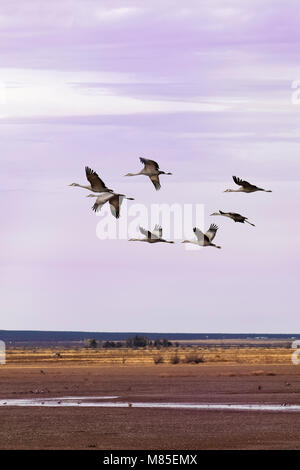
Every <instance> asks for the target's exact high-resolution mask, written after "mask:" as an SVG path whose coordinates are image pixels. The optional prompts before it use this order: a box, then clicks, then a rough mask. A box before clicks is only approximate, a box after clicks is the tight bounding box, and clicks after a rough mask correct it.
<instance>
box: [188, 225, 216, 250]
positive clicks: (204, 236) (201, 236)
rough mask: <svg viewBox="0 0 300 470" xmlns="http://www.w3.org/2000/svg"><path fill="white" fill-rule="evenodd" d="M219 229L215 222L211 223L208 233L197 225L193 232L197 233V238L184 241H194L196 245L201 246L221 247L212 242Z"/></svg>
mask: <svg viewBox="0 0 300 470" xmlns="http://www.w3.org/2000/svg"><path fill="white" fill-rule="evenodd" d="M217 230H218V226H217V225H215V224H211V226H210V227H209V229H208V231H207V232H206V233H203V232H201V230H199V229H198V228H197V227H194V228H193V232H194V233H195V235H196V237H197V240H184V241H183V242H182V243H193V244H194V245H199V246H214V247H215V248H221V247H220V246H218V245H215V244H214V243H212V241H213V239H214V238H215V236H216V233H217Z"/></svg>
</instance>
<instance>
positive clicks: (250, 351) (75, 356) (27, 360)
mask: <svg viewBox="0 0 300 470" xmlns="http://www.w3.org/2000/svg"><path fill="white" fill-rule="evenodd" d="M291 353H292V350H291V348H290V346H289V345H288V344H287V343H283V344H282V345H280V346H274V345H272V343H270V345H269V346H268V347H257V346H256V345H251V346H249V344H245V346H243V347H236V346H230V347H228V346H225V347H217V348H216V347H202V346H181V347H178V348H174V347H169V348H161V349H155V348H139V349H130V348H116V349H102V348H96V349H87V348H76V349H69V348H66V349H64V348H33V349H27V348H26V349H24V348H22V349H21V348H18V349H8V350H7V357H6V360H7V365H10V364H34V363H36V364H37V363H39V364H40V363H55V364H58V363H62V364H72V363H76V364H77V363H82V364H97V365H113V364H119V365H145V366H146V365H152V364H154V363H161V364H162V363H164V364H173V365H174V366H175V365H177V364H182V363H193V358H194V359H195V362H198V363H199V364H201V363H214V364H216V363H217V364H219V363H220V364H224V363H228V364H290V363H291Z"/></svg>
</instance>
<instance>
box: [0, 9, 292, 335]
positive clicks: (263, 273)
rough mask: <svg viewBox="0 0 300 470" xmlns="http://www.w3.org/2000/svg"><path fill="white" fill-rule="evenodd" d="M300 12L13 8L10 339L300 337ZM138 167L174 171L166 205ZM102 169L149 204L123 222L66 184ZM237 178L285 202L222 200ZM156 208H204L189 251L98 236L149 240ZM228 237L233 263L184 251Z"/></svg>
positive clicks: (4, 256)
mask: <svg viewBox="0 0 300 470" xmlns="http://www.w3.org/2000/svg"><path fill="white" fill-rule="evenodd" d="M299 10H300V5H299V2H298V1H297V0H287V1H285V2H282V1H281V0H280V1H279V0H277V1H276V0H249V1H248V0H244V1H243V2H241V1H240V0H228V1H226V2H224V1H223V0H207V1H206V0H195V1H193V0H187V1H185V2H179V1H176V0H172V1H170V0H164V1H163V2H161V1H158V0H152V1H151V2H148V1H145V0H139V1H137V0H135V1H131V2H127V1H119V0H115V1H114V0H110V1H105V0H104V1H102V0H100V1H96V0H54V1H51V2H45V1H41V0H26V1H24V0H23V1H20V0H10V1H8V0H3V1H2V2H1V4H0V56H1V62H0V159H1V172H0V208H1V221H2V223H1V231H0V243H1V252H0V312H1V322H0V329H18V330H21V329H33V330H72V331H74V330H82V331H140V332H142V331H144V332H146V331H148V332H150V331H151V332H187V333H189V332H190V333H203V332H224V333H239V332H243V333H247V332H249V333H250V332H254V333H255V332H257V333H263V332H265V333H273V332H274V333H300V324H299V308H298V305H299V300H300V296H299V287H298V280H297V276H298V270H299V268H298V266H299V253H300V252H299V247H298V233H299V229H300V221H299V217H298V213H299V209H298V201H299V196H300V186H299V179H300V159H299V154H300V126H299V124H300V119H299V118H300V104H298V101H297V100H296V99H295V96H296V95H295V93H296V92H297V90H296V89H295V87H297V86H298V85H297V84H296V85H295V84H294V88H293V82H295V83H296V81H297V80H300V62H299V40H300V30H299V24H298V23H299V22H298V19H299ZM299 86H300V82H299ZM299 96H300V95H299ZM299 101H300V100H299ZM139 157H148V158H151V159H154V160H156V161H158V162H159V164H160V167H161V168H162V169H163V170H164V171H167V172H172V176H164V175H163V176H161V183H162V188H161V190H160V191H157V192H156V191H155V189H154V187H153V186H152V185H151V182H150V181H148V180H147V179H146V177H142V176H139V177H132V178H129V177H128V178H124V175H125V174H126V173H129V172H132V173H136V172H138V171H139V170H140V169H141V164H140V162H139ZM86 165H88V166H90V167H91V168H93V169H94V170H95V171H97V172H98V173H99V175H100V176H101V177H102V178H103V180H104V181H105V183H106V184H107V186H108V187H111V188H113V189H115V190H116V191H118V192H122V193H124V194H126V195H127V196H129V197H134V199H135V200H134V201H126V202H127V205H126V204H124V205H123V206H122V209H121V218H120V220H119V221H118V222H116V221H115V219H113V218H112V216H111V215H110V214H109V213H108V212H105V210H104V211H103V214H101V213H100V216H99V215H96V214H95V213H93V211H92V210H91V206H92V203H93V202H94V200H93V199H89V198H86V197H85V196H87V195H88V194H89V193H88V191H86V190H85V189H81V188H74V187H69V186H68V185H69V184H70V183H72V182H77V183H80V184H83V185H85V184H87V181H86V179H85V172H84V167H85V166H86ZM232 175H237V176H239V177H241V178H244V179H246V180H248V181H250V182H253V183H254V184H257V185H259V186H262V187H264V188H266V189H272V191H273V192H272V193H263V192H262V193H260V192H259V193H254V194H241V193H240V194H239V193H224V192H223V191H224V190H225V189H227V188H234V187H235V184H234V182H233V181H232ZM153 204H154V205H157V204H166V205H169V206H170V205H172V204H177V205H179V207H181V208H182V210H183V208H184V205H186V206H190V207H192V208H193V210H194V209H195V207H196V206H197V207H199V208H200V209H199V212H198V215H197V214H196V216H195V217H196V219H195V220H193V221H188V223H184V224H183V225H184V227H183V229H184V233H182V238H181V237H180V236H178V237H175V236H173V235H174V234H173V235H172V223H173V222H172V220H171V221H169V220H168V217H167V216H165V215H164V216H163V217H162V220H161V224H162V226H163V229H164V234H165V236H166V238H167V235H168V236H169V237H171V238H172V239H175V241H176V243H175V244H174V245H171V244H170V245H169V244H168V245H167V244H157V245H150V244H146V243H138V242H129V241H128V240H127V238H129V236H130V234H129V235H128V236H127V234H126V237H125V236H123V237H121V238H118V237H115V238H114V239H100V238H101V237H100V238H99V227H100V225H101V221H103V220H104V217H106V219H105V220H106V221H107V223H108V225H109V224H111V227H114V229H116V230H117V231H118V230H119V226H120V224H127V223H128V224H131V228H132V230H134V226H137V225H138V220H137V219H136V218H135V217H134V216H135V215H136V214H135V211H136V210H137V207H143V208H144V211H145V210H146V212H147V211H148V212H147V213H149V211H150V210H151V208H152V207H153ZM137 205H138V206H137ZM219 209H221V210H224V211H233V212H239V213H241V214H243V215H245V216H248V217H249V220H250V221H251V222H253V223H254V224H255V227H251V226H250V225H248V224H244V225H243V224H235V223H234V222H233V221H232V220H229V219H226V218H223V217H213V216H210V214H211V213H213V212H215V211H218V210H219ZM184 210H185V209H184ZM156 222H157V220H155V217H153V220H152V219H151V218H150V217H149V218H148V221H147V220H143V223H144V225H147V224H148V228H153V226H154V225H155V223H156ZM212 222H214V223H217V224H218V226H219V230H218V232H217V236H216V239H215V242H216V243H217V244H218V245H221V246H222V249H221V250H217V249H215V248H212V247H207V248H203V249H199V250H196V251H195V250H187V249H186V246H187V245H182V244H181V243H180V241H182V239H183V238H188V239H193V237H194V234H193V230H192V228H193V224H194V223H195V225H198V226H199V227H200V228H201V229H205V230H206V229H207V228H208V227H209V225H210V223H212ZM99 224H100V225H99ZM173 225H174V224H173ZM169 229H170V230H169ZM135 236H137V237H139V236H141V235H138V233H136V234H135Z"/></svg>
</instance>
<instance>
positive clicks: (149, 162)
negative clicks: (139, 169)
mask: <svg viewBox="0 0 300 470" xmlns="http://www.w3.org/2000/svg"><path fill="white" fill-rule="evenodd" d="M140 161H141V162H142V163H144V165H145V167H148V168H149V169H154V170H159V164H158V163H157V162H155V161H154V160H148V159H147V158H140Z"/></svg>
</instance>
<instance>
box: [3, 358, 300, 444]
mask: <svg viewBox="0 0 300 470" xmlns="http://www.w3.org/2000/svg"><path fill="white" fill-rule="evenodd" d="M20 400H23V402H22V401H20ZM42 402H43V403H42ZM30 404H31V405H30ZM299 409H300V369H298V368H297V367H295V366H289V365H288V366H286V365H274V366H273V365H265V366H263V365H259V366H257V365H256V366H255V365H251V366H248V365H247V366H246V365H226V366H224V365H194V366H188V365H180V366H170V365H159V366H155V365H153V366H148V367H140V366H135V367H133V366H126V367H121V366H113V367H98V366H72V367H70V366H68V367H64V366H53V365H51V366H47V367H45V365H43V366H42V368H41V367H40V366H38V365H35V366H27V367H1V368H0V420H1V429H0V448H1V449H299V448H300V412H299Z"/></svg>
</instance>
